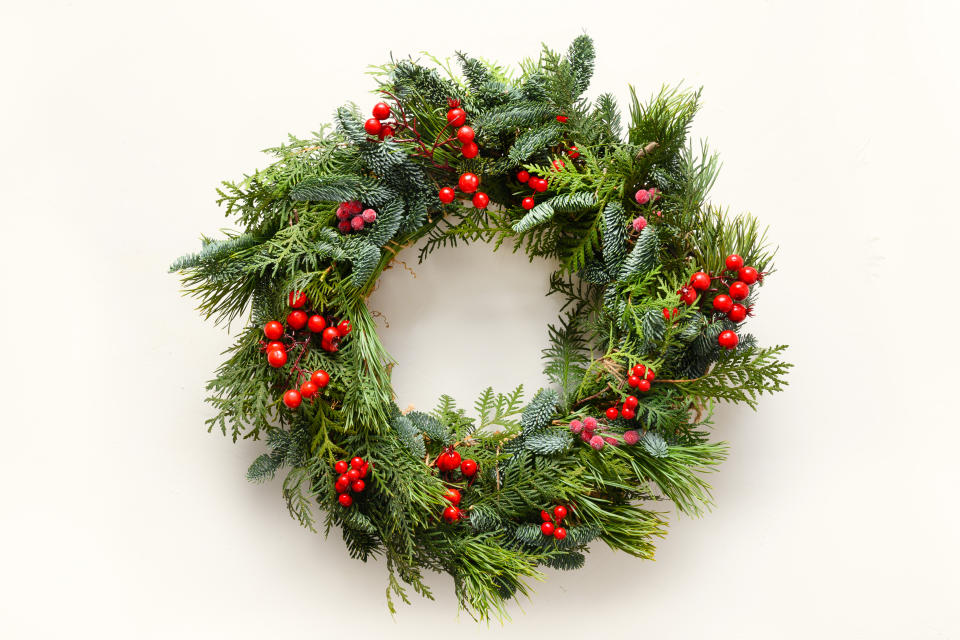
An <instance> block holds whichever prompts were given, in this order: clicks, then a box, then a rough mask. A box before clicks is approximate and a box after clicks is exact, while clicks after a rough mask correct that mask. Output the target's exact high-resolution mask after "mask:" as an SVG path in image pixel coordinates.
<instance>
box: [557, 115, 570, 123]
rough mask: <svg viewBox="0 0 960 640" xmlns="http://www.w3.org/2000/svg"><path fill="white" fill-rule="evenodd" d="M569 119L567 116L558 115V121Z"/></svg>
mask: <svg viewBox="0 0 960 640" xmlns="http://www.w3.org/2000/svg"><path fill="white" fill-rule="evenodd" d="M568 119H569V118H567V116H557V122H566V121H567V120H568Z"/></svg>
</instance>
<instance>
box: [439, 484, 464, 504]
mask: <svg viewBox="0 0 960 640" xmlns="http://www.w3.org/2000/svg"><path fill="white" fill-rule="evenodd" d="M443 497H444V499H446V500H448V501H449V502H451V503H452V504H454V505H458V504H460V492H459V491H457V490H456V489H454V488H453V487H447V490H446V491H444V493H443Z"/></svg>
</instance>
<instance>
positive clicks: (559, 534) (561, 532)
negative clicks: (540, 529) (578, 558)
mask: <svg viewBox="0 0 960 640" xmlns="http://www.w3.org/2000/svg"><path fill="white" fill-rule="evenodd" d="M553 537H554V538H556V539H557V540H563V539H564V538H566V537H567V530H566V529H564V528H563V527H557V530H556V531H554V532H553Z"/></svg>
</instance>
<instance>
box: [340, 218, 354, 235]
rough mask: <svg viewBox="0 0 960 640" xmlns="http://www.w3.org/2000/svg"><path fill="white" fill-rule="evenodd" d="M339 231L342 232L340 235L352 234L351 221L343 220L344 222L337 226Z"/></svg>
mask: <svg viewBox="0 0 960 640" xmlns="http://www.w3.org/2000/svg"><path fill="white" fill-rule="evenodd" d="M337 229H339V230H340V233H350V229H351V227H350V221H349V220H343V221H342V222H340V223H339V224H338V225H337Z"/></svg>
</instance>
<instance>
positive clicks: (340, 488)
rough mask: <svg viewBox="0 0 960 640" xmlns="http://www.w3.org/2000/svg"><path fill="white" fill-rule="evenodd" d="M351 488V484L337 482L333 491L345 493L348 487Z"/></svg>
mask: <svg viewBox="0 0 960 640" xmlns="http://www.w3.org/2000/svg"><path fill="white" fill-rule="evenodd" d="M349 486H350V485H349V483H347V482H340V481H337V482H336V483H334V485H333V489H334V491H336V492H337V493H343V492H344V491H346V490H347V487H349Z"/></svg>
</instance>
